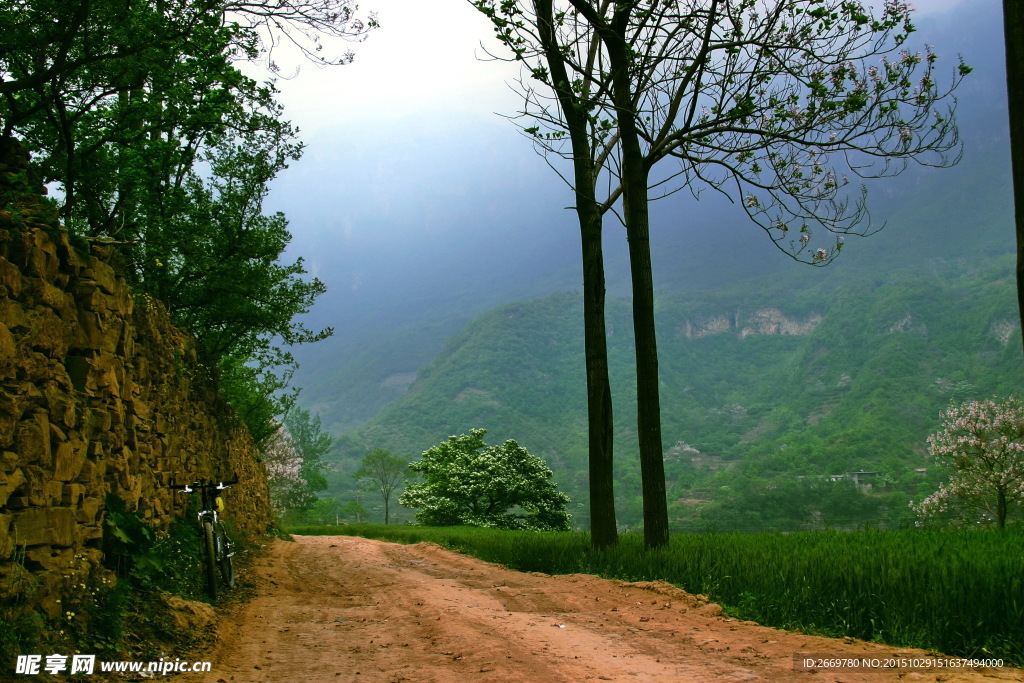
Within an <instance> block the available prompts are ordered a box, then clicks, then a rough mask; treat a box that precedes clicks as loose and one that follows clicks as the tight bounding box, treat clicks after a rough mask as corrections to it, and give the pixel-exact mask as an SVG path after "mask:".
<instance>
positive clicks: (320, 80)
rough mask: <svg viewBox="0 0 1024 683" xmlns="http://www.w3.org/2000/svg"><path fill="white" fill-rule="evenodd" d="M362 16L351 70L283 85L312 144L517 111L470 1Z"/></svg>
mask: <svg viewBox="0 0 1024 683" xmlns="http://www.w3.org/2000/svg"><path fill="white" fill-rule="evenodd" d="M968 2H970V0H917V2H913V3H912V6H913V7H915V8H916V9H917V11H918V13H919V16H921V17H926V16H928V15H929V14H933V13H936V12H940V11H944V10H948V9H949V8H952V7H955V6H959V5H963V4H967V3H968ZM360 9H361V10H362V11H364V12H365V11H374V12H376V13H377V15H378V18H379V20H380V23H381V28H379V29H378V30H376V31H374V32H373V33H372V34H371V35H370V36H369V37H368V38H367V39H366V40H365V41H364V42H362V43H359V44H355V45H353V46H352V47H353V49H354V50H355V52H356V60H355V62H354V63H353V64H350V65H348V66H344V67H333V68H327V69H317V68H316V67H313V66H311V65H309V64H303V65H302V68H301V70H300V73H299V74H298V75H297V76H296V77H294V78H292V79H290V80H282V81H280V83H279V87H280V89H281V91H282V94H281V100H282V101H283V102H284V103H285V104H286V106H287V116H288V117H289V118H290V119H291V120H293V121H294V122H295V123H297V124H298V125H299V126H300V127H301V128H302V129H303V131H304V132H305V133H306V135H307V137H308V136H310V135H313V134H315V133H317V132H319V131H320V130H322V129H323V128H342V127H347V126H354V127H359V128H364V127H365V126H370V127H371V128H386V127H387V124H388V122H389V121H390V120H393V119H395V118H398V117H405V116H409V115H412V114H417V115H422V116H423V117H426V118H430V119H442V118H444V117H446V116H450V115H453V114H454V115H460V118H462V117H465V116H470V117H488V116H492V115H493V113H494V112H501V113H512V112H514V111H515V109H516V107H517V105H518V98H517V97H516V95H515V94H514V93H512V91H511V90H510V89H509V87H508V86H507V85H506V81H508V80H510V79H512V78H514V77H515V76H516V75H517V74H518V67H517V66H516V65H514V64H507V63H501V62H494V61H481V60H480V59H478V57H485V54H484V52H483V50H481V49H480V44H481V42H483V43H484V44H485V45H489V46H490V47H492V48H495V49H496V50H497V51H499V52H500V50H501V46H497V47H495V46H496V41H494V40H493V38H492V37H491V35H492V32H491V28H490V24H489V22H488V21H487V19H486V18H485V17H483V16H482V15H480V14H479V12H477V11H476V10H475V9H474V8H473V7H472V6H471V5H470V3H469V2H468V1H467V0H430V1H429V2H425V1H424V0H365V1H364V2H361V3H360ZM294 63H298V62H294ZM294 63H293V64H294ZM285 72H288V69H285Z"/></svg>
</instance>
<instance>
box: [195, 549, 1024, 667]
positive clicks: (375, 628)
mask: <svg viewBox="0 0 1024 683" xmlns="http://www.w3.org/2000/svg"><path fill="white" fill-rule="evenodd" d="M250 571H251V572H254V574H255V577H256V578H255V581H256V584H257V594H256V596H255V597H254V598H253V599H252V600H251V601H249V602H247V603H245V604H243V605H239V606H238V607H237V608H236V609H235V610H234V612H233V613H231V614H228V615H227V616H226V617H225V618H224V619H222V620H221V624H220V626H219V634H218V635H219V646H218V648H217V649H216V651H214V652H212V653H210V654H209V655H208V656H207V658H208V659H209V660H210V661H212V662H213V665H214V671H213V673H211V674H206V675H204V676H197V675H191V676H183V677H181V678H179V680H183V681H202V682H203V683H215V682H219V681H225V682H238V683H245V682H252V683H256V682H265V683H281V682H286V683H289V682H291V681H296V682H300V681H301V682H306V681H387V682H389V683H390V682H398V681H415V682H424V683H426V682H438V683H449V682H453V681H463V680H469V681H480V682H491V681H494V682H505V681H509V682H516V683H531V682H533V681H537V682H541V681H543V682H545V683H547V682H549V681H551V682H556V681H564V682H566V683H577V682H582V681H671V682H673V683H686V682H689V681H758V680H761V681H807V682H811V681H829V682H831V681H843V682H844V683H852V682H858V681H863V682H864V683H869V682H870V683H883V682H887V681H897V680H903V681H914V680H917V681H955V682H959V681H965V682H966V681H982V680H985V681H1024V673H1022V672H1021V671H1020V670H1016V669H1006V668H1004V669H988V670H985V671H983V672H982V671H978V672H964V671H939V672H936V671H908V670H903V671H890V672H875V671H854V672H850V671H843V672H840V671H829V670H820V671H818V672H810V671H801V670H796V669H794V655H795V654H797V653H821V654H829V655H831V656H835V657H855V656H856V657H864V656H870V657H878V658H884V657H889V656H895V655H899V656H903V657H914V656H918V657H919V656H923V655H924V654H925V653H924V652H922V651H920V650H909V649H900V648H893V647H888V646H883V645H878V644H873V643H863V642H858V641H852V640H845V641H844V640H833V639H827V638H820V637H814V636H806V635H802V634H798V633H787V632H784V631H778V630H775V629H770V628H766V627H763V626H758V625H756V624H753V623H752V622H740V621H737V620H734V619H728V618H725V617H722V616H721V614H720V613H721V610H720V608H718V606H717V605H713V604H706V603H705V602H704V601H703V600H701V599H699V598H697V597H695V596H692V595H689V594H687V593H684V592H683V591H681V590H679V589H677V588H674V587H672V586H670V585H669V584H664V583H647V584H629V583H623V582H619V581H609V580H605V579H599V578H597V577H594V576H586V575H569V576H547V575H544V574H524V573H521V572H514V571H511V570H508V569H505V568H504V567H500V566H498V565H493V564H489V563H486V562H481V561H479V560H476V559H474V558H471V557H467V556H465V555H459V554H457V553H452V552H449V551H446V550H444V549H442V548H440V547H438V546H435V545H432V544H424V543H421V544H417V545H412V546H403V545H398V544H392V543H384V542H380V541H373V540H367V539H362V538H355V537H347V536H306V537H302V536H297V537H296V538H295V542H294V543H288V542H284V541H274V542H273V543H272V544H271V546H270V547H269V548H268V549H267V551H266V552H265V553H264V554H263V555H262V556H261V557H260V558H259V559H257V561H256V562H255V563H254V566H253V568H252V569H251V570H250Z"/></svg>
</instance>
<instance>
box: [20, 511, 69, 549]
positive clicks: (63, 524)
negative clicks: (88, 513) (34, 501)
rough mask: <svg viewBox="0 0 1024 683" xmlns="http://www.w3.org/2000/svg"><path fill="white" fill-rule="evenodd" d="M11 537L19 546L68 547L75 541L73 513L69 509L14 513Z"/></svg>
mask: <svg viewBox="0 0 1024 683" xmlns="http://www.w3.org/2000/svg"><path fill="white" fill-rule="evenodd" d="M12 526H13V527H14V529H15V531H14V532H13V535H15V536H16V538H17V539H18V540H17V542H18V544H19V545H22V544H24V545H29V546H32V545H55V546H64V547H67V546H70V545H71V544H72V543H73V542H74V540H75V511H74V510H72V509H71V508H62V507H48V508H29V509H27V510H22V511H20V512H15V513H14V520H13V522H12Z"/></svg>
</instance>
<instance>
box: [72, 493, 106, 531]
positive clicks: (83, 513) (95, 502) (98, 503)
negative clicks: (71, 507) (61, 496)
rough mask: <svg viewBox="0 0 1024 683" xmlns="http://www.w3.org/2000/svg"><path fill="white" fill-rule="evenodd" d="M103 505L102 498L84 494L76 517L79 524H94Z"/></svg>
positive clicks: (97, 520)
mask: <svg viewBox="0 0 1024 683" xmlns="http://www.w3.org/2000/svg"><path fill="white" fill-rule="evenodd" d="M102 507H103V499H102V498H100V497H99V496H85V497H84V498H83V499H82V505H81V507H79V508H78V512H77V513H76V519H77V520H78V523H79V524H85V525H90V524H96V523H98V522H99V519H100V509H101V508H102Z"/></svg>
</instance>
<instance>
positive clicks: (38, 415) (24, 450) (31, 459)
mask: <svg viewBox="0 0 1024 683" xmlns="http://www.w3.org/2000/svg"><path fill="white" fill-rule="evenodd" d="M14 445H15V450H17V452H18V453H19V454H20V455H21V461H22V462H23V463H39V464H40V465H41V466H43V467H50V466H52V465H53V456H52V455H51V453H50V419H49V417H48V416H47V414H46V413H44V412H42V411H39V410H37V411H35V412H34V413H32V414H31V415H29V416H28V417H27V418H26V419H22V420H21V422H20V423H18V426H17V428H16V429H15V432H14Z"/></svg>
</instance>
